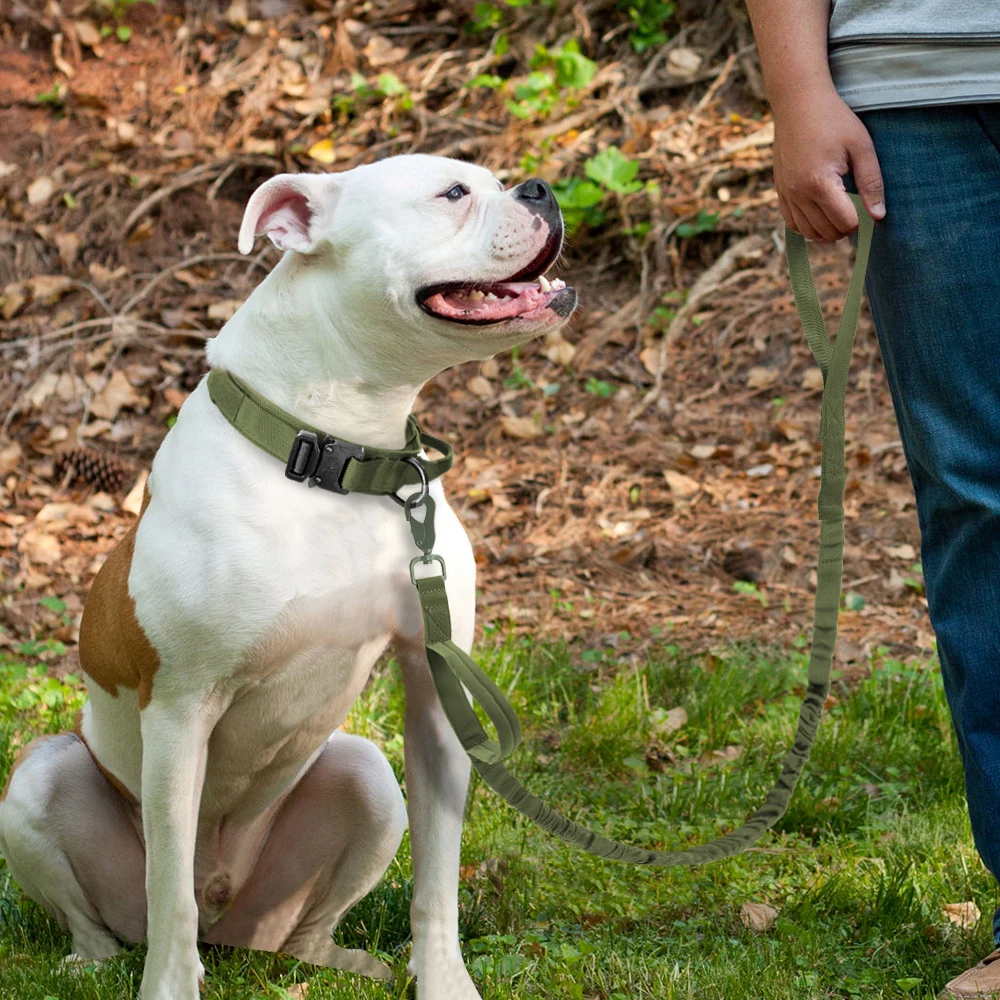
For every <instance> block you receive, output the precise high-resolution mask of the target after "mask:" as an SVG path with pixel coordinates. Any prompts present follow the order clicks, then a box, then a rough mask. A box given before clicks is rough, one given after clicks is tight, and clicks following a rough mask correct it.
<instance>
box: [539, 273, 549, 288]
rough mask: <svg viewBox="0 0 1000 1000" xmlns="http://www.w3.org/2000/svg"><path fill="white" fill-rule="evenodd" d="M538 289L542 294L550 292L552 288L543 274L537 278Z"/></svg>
mask: <svg viewBox="0 0 1000 1000" xmlns="http://www.w3.org/2000/svg"><path fill="white" fill-rule="evenodd" d="M538 287H539V288H540V289H541V290H542V291H543V292H548V291H551V290H552V286H551V285H550V284H549V279H548V278H546V277H545V275H544V274H540V275H539V276H538Z"/></svg>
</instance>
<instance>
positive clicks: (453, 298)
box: [425, 282, 545, 323]
mask: <svg viewBox="0 0 1000 1000" xmlns="http://www.w3.org/2000/svg"><path fill="white" fill-rule="evenodd" d="M502 287H503V290H504V291H506V292H510V293H513V294H507V295H498V296H497V297H496V298H486V297H485V296H480V297H474V293H462V292H448V293H447V294H446V293H443V292H438V293H437V295H432V296H431V297H430V298H429V299H428V300H427V301H426V303H425V305H426V306H427V308H428V309H430V310H431V311H432V312H435V313H437V314H438V315H439V316H443V317H444V318H445V319H466V320H482V321H484V322H487V323H491V322H495V321H497V320H502V319H510V318H511V317H512V316H520V315H521V314H522V313H526V312H530V311H531V310H532V309H536V308H537V307H538V306H539V305H541V304H542V301H543V299H544V297H545V293H544V292H542V291H540V290H539V288H538V285H536V284H535V283H534V282H517V283H514V282H511V283H509V284H507V285H504V286H502Z"/></svg>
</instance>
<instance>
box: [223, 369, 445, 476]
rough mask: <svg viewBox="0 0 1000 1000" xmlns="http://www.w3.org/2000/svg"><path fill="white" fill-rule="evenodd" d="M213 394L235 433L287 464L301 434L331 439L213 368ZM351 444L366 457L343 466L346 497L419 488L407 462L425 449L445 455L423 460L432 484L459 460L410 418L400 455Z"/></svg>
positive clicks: (234, 377)
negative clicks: (402, 488)
mask: <svg viewBox="0 0 1000 1000" xmlns="http://www.w3.org/2000/svg"><path fill="white" fill-rule="evenodd" d="M208 394H209V395H210V396H211V397H212V402H213V403H215V405H216V406H217V407H218V408H219V410H220V411H221V412H222V414H223V416H224V417H225V418H226V419H227V420H228V421H229V422H230V423H231V424H232V425H233V427H235V428H236V430H238V431H239V432H240V433H241V434H242V435H243V436H244V437H245V438H247V439H248V440H249V441H251V442H252V443H253V444H255V445H257V447H258V448H260V449H261V450H262V451H266V452H267V453H268V454H269V455H273V456H274V457H275V458H278V459H280V460H281V461H282V462H288V461H289V455H290V454H291V452H292V448H293V447H294V445H295V443H296V439H297V437H298V436H299V435H300V434H301V433H303V432H306V433H308V434H312V435H315V436H316V438H317V439H319V440H324V439H326V438H327V435H326V433H325V432H324V431H321V430H319V429H318V428H316V427H313V426H312V425H311V424H307V423H305V422H304V421H302V420H299V419H298V418H297V417H293V416H292V415H291V414H290V413H286V412H285V411H284V410H282V409H281V408H280V407H278V406H275V405H274V403H272V402H271V401H270V400H269V399H266V398H265V397H264V396H262V395H261V394H260V393H259V392H257V391H256V390H255V389H253V388H252V387H251V386H249V385H247V384H246V382H244V381H243V380H242V379H239V378H237V377H236V376H235V375H233V374H231V373H230V372H227V371H222V370H221V369H219V368H213V369H212V370H211V371H210V372H209V373H208ZM342 443H343V442H342ZM346 444H347V446H348V447H353V448H355V449H356V450H357V451H359V452H361V451H363V453H364V457H363V458H351V459H350V460H349V461H347V462H346V464H345V465H344V466H343V473H342V475H341V476H340V482H339V484H340V486H342V487H343V492H347V493H371V494H390V493H395V492H396V491H397V490H398V489H400V487H402V486H415V485H417V484H418V483H420V482H421V476H420V473H419V472H418V471H417V469H416V467H415V466H414V465H413V464H412V462H410V461H408V459H416V458H417V456H418V455H419V454H420V450H421V448H422V447H423V446H424V445H429V446H430V447H432V448H435V449H436V450H437V451H439V452H441V454H442V456H443V457H442V458H437V459H433V460H432V459H425V458H422V459H421V460H420V462H421V465H423V467H424V470H425V472H426V474H427V479H428V480H431V479H436V478H437V477H438V476H440V475H442V474H443V473H445V472H447V471H448V470H449V469H450V468H451V467H452V465H453V464H454V462H455V453H454V450H453V449H452V447H451V445H450V444H448V442H447V441H442V440H441V439H440V438H436V437H434V436H433V435H431V434H425V433H423V432H421V430H420V428H419V427H418V426H417V421H416V419H415V418H414V417H413V416H410V417H408V418H407V421H406V444H405V445H404V446H403V447H402V448H401V449H400V450H399V451H390V450H388V449H385V448H370V447H367V446H366V447H364V448H363V449H362V448H361V447H359V446H356V445H351V444H350V442H346Z"/></svg>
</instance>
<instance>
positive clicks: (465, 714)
mask: <svg viewBox="0 0 1000 1000" xmlns="http://www.w3.org/2000/svg"><path fill="white" fill-rule="evenodd" d="M851 198H852V200H853V201H854V204H855V205H856V207H857V209H858V218H859V220H860V231H859V238H858V249H857V256H856V258H855V264H854V273H853V275H852V276H851V284H850V287H849V289H848V293H847V299H846V301H845V303H844V310H843V314H842V316H841V320H840V326H839V329H838V332H837V339H836V341H835V342H834V343H833V344H831V343H830V339H829V334H828V333H827V330H826V325H825V323H824V321H823V313H822V310H821V308H820V303H819V298H818V297H817V295H816V288H815V285H814V284H813V280H812V273H811V271H810V269H809V257H808V254H807V252H806V243H805V240H804V239H803V238H802V236H800V235H799V234H798V233H794V232H792V231H790V230H788V229H786V230H785V241H786V247H787V252H788V269H789V274H790V276H791V282H792V291H793V293H794V296H795V305H796V308H797V310H798V314H799V318H800V319H801V321H802V326H803V328H804V330H805V334H806V338H807V340H808V342H809V347H810V349H811V350H812V352H813V355H814V356H815V358H816V363H817V364H818V365H819V368H820V371H821V372H822V374H823V402H822V409H821V414H820V440H821V442H822V446H823V453H822V464H821V477H820V488H819V520H820V536H819V565H818V570H817V586H816V603H815V608H814V613H813V636H812V648H811V650H810V655H809V668H808V685H807V687H806V692H805V695H804V696H803V698H802V706H801V708H800V710H799V723H798V728H797V730H796V733H795V739H794V741H793V743H792V746H791V747H790V748H789V749H788V751H787V753H786V756H785V761H784V765H783V767H782V770H781V774H780V775H779V777H778V780H777V781H776V782H775V785H774V787H773V788H772V789H771V791H770V792H768V794H767V797H766V799H765V800H764V803H763V804H762V805H761V806H760V808H759V809H758V810H757V811H756V812H755V813H753V815H751V816H750V817H749V818H748V819H747V821H746V822H745V823H744V824H743V825H742V826H741V827H739V828H738V829H736V830H733V831H732V832H731V833H728V834H726V835H725V836H723V837H718V838H717V839H715V840H712V841H709V842H708V843H705V844H697V845H695V846H693V847H689V848H687V849H686V850H676V851H654V850H648V849H644V848H639V847H634V846H632V845H630V844H622V843H619V842H618V841H616V840H610V839H608V838H606V837H602V836H600V835H599V834H597V833H595V832H594V831H592V830H588V829H587V828H586V827H585V826H583V825H581V824H580V823H576V822H574V821H573V820H571V819H568V818H566V817H565V816H560V815H559V813H557V812H555V811H553V810H552V809H550V808H549V807H548V806H547V805H545V803H544V802H542V801H541V799H539V798H538V797H537V796H535V795H532V794H531V792H529V791H528V790H527V789H526V788H525V787H524V785H522V784H521V783H520V782H519V781H518V780H517V778H515V777H514V776H513V775H512V774H511V773H510V772H509V771H508V770H507V768H506V767H505V766H504V760H505V759H506V758H507V757H509V756H510V755H511V754H512V753H513V752H514V751H515V750H516V749H517V747H518V745H519V744H520V742H521V726H520V723H519V722H518V718H517V715H516V714H515V712H514V709H513V708H512V707H511V705H510V702H508V700H507V698H506V697H505V696H504V694H503V692H502V691H500V689H499V688H498V687H497V686H496V684H494V682H493V681H492V680H491V679H490V678H489V677H487V676H486V674H485V673H484V672H483V670H482V669H481V668H480V667H479V665H478V664H477V663H476V662H475V661H474V660H473V659H472V658H471V657H470V656H469V655H468V654H467V653H465V652H464V651H463V650H462V649H460V648H459V647H458V646H456V645H455V643H454V641H453V640H452V637H451V614H450V610H449V606H448V594H447V592H446V589H445V585H444V584H445V565H444V560H443V559H442V558H441V556H440V555H437V554H435V553H434V552H433V548H434V500H433V498H432V497H431V496H429V495H428V493H427V479H430V478H433V476H434V475H440V474H441V472H443V471H444V470H445V468H448V467H450V465H451V462H452V456H451V450H450V449H448V451H447V453H446V457H445V458H444V459H441V460H439V463H438V464H437V465H435V463H430V462H426V463H425V462H424V461H423V460H420V459H417V458H416V453H417V451H418V450H419V443H420V440H421V438H420V432H419V431H418V430H417V427H416V424H415V423H413V424H412V425H410V427H409V430H408V434H409V438H408V440H407V448H406V450H405V451H404V452H392V453H383V452H377V451H376V450H375V449H362V448H361V447H360V446H356V445H351V446H350V447H351V448H355V449H357V451H358V452H359V453H360V454H355V453H354V452H350V453H349V454H347V457H346V458H343V456H341V457H340V458H336V459H331V461H332V465H333V471H334V472H335V473H336V476H335V478H336V481H337V485H338V486H339V487H340V488H339V489H337V490H336V492H347V490H348V489H350V490H355V489H358V488H359V487H357V486H355V485H354V484H355V483H356V482H357V483H361V484H363V485H362V487H361V488H360V491H361V492H369V493H384V492H390V491H392V490H394V489H395V488H396V487H397V486H398V485H402V484H403V483H411V482H412V483H416V482H417V481H420V482H421V486H422V488H421V490H419V491H418V492H417V493H414V494H413V495H412V496H409V497H407V499H406V500H405V501H399V502H400V503H401V504H402V506H403V509H404V513H405V515H406V519H407V521H408V523H409V525H410V530H411V533H412V535H413V540H414V543H415V544H416V546H417V548H418V549H420V552H421V554H420V555H417V556H414V557H413V559H412V560H411V561H410V579H411V580H412V581H413V583H414V585H415V586H416V588H417V592H418V593H419V595H420V606H421V609H422V611H423V618H424V646H425V648H426V652H427V661H428V664H429V666H430V671H431V676H432V678H433V680H434V686H435V688H436V689H437V692H438V697H439V698H440V700H441V705H442V707H443V709H444V711H445V714H446V715H447V716H448V721H449V722H450V723H451V726H452V728H453V729H454V730H455V733H456V735H457V736H458V738H459V740H460V741H461V743H462V746H463V747H464V748H465V751H466V753H468V755H469V757H470V758H471V761H472V765H473V767H475V769H476V771H478V772H479V774H480V775H481V777H482V778H483V780H485V781H486V783H487V784H488V785H489V786H490V787H491V788H493V790H494V791H496V792H497V793H498V794H499V795H500V796H501V797H502V798H503V799H505V800H506V801H507V802H508V803H509V804H510V805H512V806H513V807H514V808H515V809H517V810H518V811H519V812H521V813H523V814H524V815H525V816H527V817H528V818H529V819H530V820H532V822H534V823H537V824H538V825H539V826H540V827H542V829H544V830H546V831H547V832H548V833H550V834H552V835H553V836H555V837H560V838H561V839H562V840H565V841H567V842H569V843H571V844H576V845H577V846H578V847H580V848H582V849H583V850H585V851H588V852H589V853H591V854H596V855H598V856H600V857H603V858H610V859H612V860H615V861H624V862H628V863H630V864H637V865H661V866H666V865H702V864H705V863H706V862H709V861H718V860H720V859H722V858H728V857H732V856H733V855H735V854H741V853H742V852H743V851H745V850H746V849H747V848H748V847H750V846H751V845H752V844H753V843H755V842H756V841H757V840H759V839H760V837H761V836H762V835H763V834H764V833H765V831H767V830H769V829H770V828H771V827H772V826H774V824H775V823H777V821H778V820H779V819H780V818H781V817H782V816H783V815H784V813H785V810H786V809H787V808H788V803H789V801H790V800H791V797H792V793H793V792H794V791H795V786H796V784H797V783H798V780H799V776H800V775H801V773H802V769H803V768H804V767H805V763H806V761H807V760H808V758H809V751H810V749H811V748H812V745H813V742H814V741H815V739H816V732H817V730H818V728H819V721H820V717H821V716H822V714H823V706H824V703H825V702H826V698H827V695H828V693H829V691H830V668H831V666H832V663H833V649H834V645H835V643H836V640H837V619H838V615H839V610H840V587H841V582H842V577H843V566H844V502H843V501H844V483H845V480H846V472H845V465H844V400H845V396H846V391H847V375H848V371H849V369H850V363H851V351H852V349H853V346H854V334H855V329H856V327H857V321H858V314H859V310H860V306H861V292H862V289H863V287H864V276H865V271H866V269H867V266H868V252H869V250H870V248H871V238H872V230H873V225H874V224H873V220H872V218H871V216H870V215H868V213H867V211H866V210H865V208H864V204H863V203H862V201H861V199H860V198H859V197H858V196H857V195H851ZM209 392H210V393H211V394H212V399H213V400H215V401H216V403H217V405H218V406H219V408H220V409H221V410H222V412H223V413H225V415H226V417H227V419H228V420H229V422H230V423H231V424H232V425H233V426H234V427H236V429H237V430H239V431H240V433H241V434H244V435H245V436H246V437H248V438H249V439H250V440H251V441H253V442H254V443H255V444H257V445H258V446H259V447H261V448H263V449H264V450H265V451H268V452H270V454H272V455H275V457H277V458H282V459H285V457H286V456H287V468H288V469H290V470H291V471H290V472H288V473H287V474H289V475H290V476H291V478H309V477H308V476H305V475H303V476H301V477H300V475H299V473H300V472H302V469H300V468H298V466H297V465H296V451H295V448H296V442H297V441H299V440H303V438H302V435H303V433H305V434H311V435H313V437H315V438H316V439H317V440H319V441H322V440H324V439H325V436H324V439H320V438H319V437H318V435H319V434H320V433H321V432H319V431H316V430H315V429H314V428H309V427H305V425H303V424H301V423H299V422H298V421H296V420H295V419H294V418H292V417H290V416H289V415H288V414H287V413H284V412H283V411H281V410H279V409H278V408H277V407H275V406H273V404H271V403H269V402H268V401H267V400H265V399H263V398H262V397H260V396H258V395H257V394H256V393H254V392H253V390H251V389H249V387H247V386H244V385H243V384H242V383H240V382H238V381H237V380H236V379H234V378H233V377H232V376H231V375H226V374H224V373H222V372H215V371H213V372H212V373H211V375H210V376H209ZM411 419H412V418H411ZM423 440H425V441H427V442H428V443H430V444H432V445H434V446H435V447H439V448H440V447H441V446H442V445H444V443H443V442H439V441H437V440H436V439H435V438H431V437H429V436H427V435H424V437H423ZM334 444H336V442H334ZM341 444H344V443H343V442H341ZM324 447H325V446H324ZM444 447H447V445H444ZM370 462H376V463H385V464H384V465H381V464H379V465H376V466H371V468H372V470H373V471H371V472H370V473H369V472H368V471H362V470H367V469H368V468H369V465H368V463H370ZM338 463H339V473H338V472H337V469H338ZM442 463H443V467H442ZM306 464H307V465H309V467H310V468H312V467H313V458H312V455H311V454H310V457H309V460H308V462H307V463H306ZM316 467H317V468H319V469H320V472H321V473H322V471H323V466H322V463H320V464H319V465H318V466H316ZM422 467H423V468H426V474H425V475H422V474H421V471H422ZM383 468H384V469H385V470H386V471H385V472H380V471H376V470H380V469H383ZM306 471H307V472H308V469H306ZM324 475H325V474H324ZM314 478H315V477H314ZM320 478H323V475H321V476H320ZM310 481H312V480H310ZM376 481H377V482H378V483H379V488H377V489H376V488H374V487H373V484H374V483H375V482H376ZM318 485H323V486H326V488H333V487H330V486H327V484H325V483H319V484H318ZM397 499H398V498H397ZM421 508H423V511H424V513H423V517H422V518H417V517H416V516H414V512H415V511H417V510H420V509H421ZM435 565H436V566H438V567H439V569H440V574H439V575H438V574H435V575H428V576H422V577H420V578H417V576H416V574H415V570H416V568H417V567H418V566H423V567H425V568H428V569H430V568H433V567H434V566H435ZM466 692H468V693H469V694H470V695H471V696H472V698H473V699H474V700H475V702H476V703H478V705H479V706H480V707H481V708H482V710H483V711H484V712H485V714H486V715H487V716H488V717H489V720H490V722H491V723H492V724H493V727H494V729H495V730H496V734H497V738H496V739H495V740H494V739H491V738H490V737H489V736H488V735H487V733H486V730H485V729H484V728H483V725H482V723H481V722H480V721H479V718H478V716H477V715H476V712H475V710H474V708H473V706H472V705H470V704H469V700H468V698H467V696H466Z"/></svg>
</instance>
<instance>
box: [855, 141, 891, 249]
mask: <svg viewBox="0 0 1000 1000" xmlns="http://www.w3.org/2000/svg"><path fill="white" fill-rule="evenodd" d="M847 156H848V159H849V161H850V164H851V172H852V173H853V174H854V184H855V186H856V187H857V189H858V194H860V195H861V200H862V201H863V202H864V203H865V208H867V209H868V212H869V214H870V215H871V216H872V217H873V218H875V219H884V218H885V185H884V184H883V183H882V169H881V168H880V167H879V165H878V156H877V155H876V153H875V145H874V143H872V139H871V136H870V135H869V134H868V130H867V129H866V128H865V127H864V126H863V125H862V127H861V129H860V130H859V131H858V132H857V134H856V135H853V136H852V137H851V138H850V139H849V141H848V142H847ZM852 208H853V206H852ZM851 228H852V229H853V228H854V226H852V227H851Z"/></svg>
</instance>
